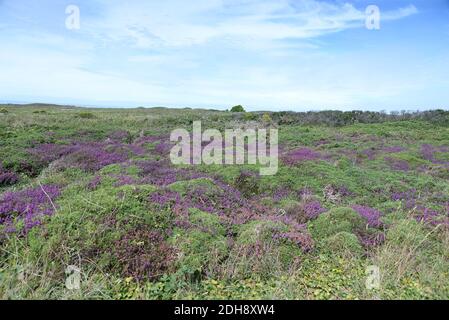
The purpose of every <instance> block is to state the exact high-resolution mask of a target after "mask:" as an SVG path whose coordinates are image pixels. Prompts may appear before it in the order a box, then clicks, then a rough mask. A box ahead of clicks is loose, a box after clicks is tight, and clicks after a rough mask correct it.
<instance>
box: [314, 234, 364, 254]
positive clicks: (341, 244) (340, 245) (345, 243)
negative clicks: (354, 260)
mask: <svg viewBox="0 0 449 320" xmlns="http://www.w3.org/2000/svg"><path fill="white" fill-rule="evenodd" d="M321 248H322V250H323V251H324V252H327V253H330V254H331V255H337V256H343V257H347V256H355V257H359V256H361V255H362V254H363V252H364V251H363V247H362V245H361V244H360V242H359V239H357V236H356V235H355V234H353V233H349V232H345V231H343V232H339V233H337V234H335V235H333V236H330V237H328V238H326V239H324V241H322V245H321Z"/></svg>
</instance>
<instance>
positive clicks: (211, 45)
mask: <svg viewBox="0 0 449 320" xmlns="http://www.w3.org/2000/svg"><path fill="white" fill-rule="evenodd" d="M70 5H72V6H73V5H74V6H76V8H78V9H79V28H76V26H77V25H76V23H75V24H74V23H73V22H74V21H75V22H76V21H77V20H76V14H75V15H74V14H73V13H74V12H75V13H76V11H72V8H73V7H68V6H70ZM369 5H375V6H377V7H378V8H379V11H380V20H379V27H380V28H379V29H372V28H367V26H366V22H367V20H368V21H372V20H370V19H371V17H370V16H368V15H367V12H366V9H367V7H368V6H369ZM74 19H75V20H74ZM74 26H75V28H74ZM0 43H1V46H0V101H1V102H21V103H31V102H45V103H58V104H76V105H84V106H100V107H106V106H108V107H138V106H147V107H152V106H167V107H202V108H203V107H206V108H215V109H228V108H230V107H232V106H233V105H236V104H241V105H244V106H245V107H246V108H247V109H248V110H272V111H278V110H292V111H305V110H323V109H333V110H352V109H357V110H376V111H379V110H386V111H391V110H426V109H435V108H442V109H449V0H407V1H405V0H404V1H403V0H371V1H365V0H353V1H338V0H334V1H330V0H328V1H324V0H323V1H319V0H257V1H255V0H190V1H187V0H166V1H160V0H157V1H156V0H146V1H144V0H141V1H140V0H129V1H118V0H78V1H77V0H71V1H65V0H53V1H50V0H39V1H37V0H0Z"/></svg>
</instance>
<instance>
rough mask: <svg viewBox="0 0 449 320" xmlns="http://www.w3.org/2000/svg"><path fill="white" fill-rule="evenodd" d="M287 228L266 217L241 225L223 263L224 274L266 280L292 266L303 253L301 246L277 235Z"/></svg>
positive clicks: (228, 276)
mask: <svg viewBox="0 0 449 320" xmlns="http://www.w3.org/2000/svg"><path fill="white" fill-rule="evenodd" d="M288 231H289V228H288V226H287V225H285V224H283V223H281V222H274V221H268V220H264V221H252V222H248V223H246V224H244V225H242V226H240V227H239V229H238V232H237V233H238V234H237V238H236V240H235V243H234V245H233V247H232V250H231V253H230V255H229V258H228V260H227V261H226V263H224V264H223V266H224V267H223V275H224V276H225V277H227V278H231V279H235V278H236V277H237V278H238V277H241V278H245V277H250V276H254V275H257V276H259V277H262V278H266V279H268V278H270V277H271V276H273V275H274V274H277V273H278V272H283V271H284V272H285V271H286V270H288V269H289V268H294V266H295V265H296V262H299V258H300V257H301V256H302V250H301V248H300V247H299V246H298V245H297V244H296V243H293V242H292V241H289V240H287V239H285V240H284V239H281V238H278V237H276V236H277V235H281V234H283V233H287V232H288Z"/></svg>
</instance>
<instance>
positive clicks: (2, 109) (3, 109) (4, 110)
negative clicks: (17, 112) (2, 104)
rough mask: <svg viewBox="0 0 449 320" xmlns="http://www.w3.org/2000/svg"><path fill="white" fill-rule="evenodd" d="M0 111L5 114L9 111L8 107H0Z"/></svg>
mask: <svg viewBox="0 0 449 320" xmlns="http://www.w3.org/2000/svg"><path fill="white" fill-rule="evenodd" d="M0 113H4V114H6V113H9V111H8V109H6V108H1V109H0Z"/></svg>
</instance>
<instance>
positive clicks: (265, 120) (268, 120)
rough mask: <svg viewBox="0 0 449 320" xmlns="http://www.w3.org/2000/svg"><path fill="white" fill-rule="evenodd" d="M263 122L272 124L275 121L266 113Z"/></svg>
mask: <svg viewBox="0 0 449 320" xmlns="http://www.w3.org/2000/svg"><path fill="white" fill-rule="evenodd" d="M262 121H263V122H265V123H271V122H272V121H273V120H272V119H271V116H270V114H268V113H264V115H263V116H262Z"/></svg>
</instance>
